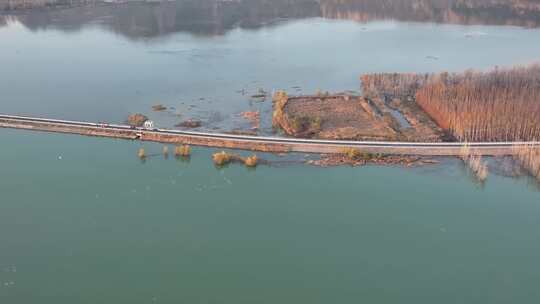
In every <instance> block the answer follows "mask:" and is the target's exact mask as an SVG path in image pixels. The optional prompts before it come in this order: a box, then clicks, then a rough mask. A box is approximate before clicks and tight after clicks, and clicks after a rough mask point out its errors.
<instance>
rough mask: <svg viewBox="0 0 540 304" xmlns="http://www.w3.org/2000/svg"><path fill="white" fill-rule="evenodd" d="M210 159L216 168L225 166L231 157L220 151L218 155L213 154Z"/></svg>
mask: <svg viewBox="0 0 540 304" xmlns="http://www.w3.org/2000/svg"><path fill="white" fill-rule="evenodd" d="M212 159H213V160H214V164H215V165H216V166H220V167H221V166H225V165H227V164H229V163H230V162H231V159H232V157H231V155H230V154H229V153H227V152H225V151H221V152H218V153H214V154H213V155H212Z"/></svg>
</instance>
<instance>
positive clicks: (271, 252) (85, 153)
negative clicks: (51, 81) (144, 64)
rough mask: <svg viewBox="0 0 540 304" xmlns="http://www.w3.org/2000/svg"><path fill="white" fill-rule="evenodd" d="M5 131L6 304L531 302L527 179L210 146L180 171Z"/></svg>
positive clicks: (534, 198) (539, 276) (2, 288)
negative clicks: (278, 160) (248, 156)
mask: <svg viewBox="0 0 540 304" xmlns="http://www.w3.org/2000/svg"><path fill="white" fill-rule="evenodd" d="M0 136H1V140H2V149H1V150H0V159H1V162H2V172H3V176H4V178H3V179H2V183H1V184H0V193H2V200H1V201H2V203H1V204H0V244H2V245H1V248H2V250H0V266H1V267H0V282H1V283H2V284H0V302H1V303H37V302H39V303H153V302H156V303H329V302H332V303H351V302H371V303H373V302H376V303H389V302H394V303H433V302H437V303H456V302H461V303H508V302H512V303H534V302H536V301H535V300H537V299H538V297H539V296H540V294H539V292H538V289H537V286H538V284H539V283H540V269H539V266H538V261H537V259H538V256H539V255H540V242H539V241H540V235H539V234H538V230H539V229H540V221H539V220H538V218H540V204H539V202H540V192H538V191H537V190H535V189H537V188H536V187H534V184H532V183H530V181H527V180H526V179H521V180H519V179H518V180H515V179H510V178H503V177H499V176H491V177H490V179H489V181H488V183H487V184H486V185H485V187H483V188H482V187H479V186H478V185H475V184H474V183H472V182H471V181H470V180H469V179H468V178H467V176H466V174H465V173H464V172H463V171H461V170H460V169H459V166H444V165H439V166H429V167H423V168H417V169H404V168H394V167H362V168H349V167H339V168H317V167H310V166H305V165H299V164H298V165H290V166H278V167H267V166H260V167H258V168H257V169H256V170H248V169H246V168H244V167H243V166H239V165H237V166H230V167H227V168H224V169H221V170H219V169H216V168H215V167H214V166H213V164H212V162H211V151H210V150H208V149H195V150H194V152H193V156H192V158H191V160H190V161H189V162H182V161H177V160H176V159H174V158H171V159H167V160H166V159H164V158H163V157H162V156H161V155H160V151H161V145H154V144H144V147H145V149H146V151H147V152H148V153H149V154H154V153H155V154H156V156H152V157H150V158H149V159H148V160H147V161H146V162H145V163H141V162H140V160H139V159H137V157H136V152H137V149H138V148H139V147H140V145H141V144H140V143H138V142H129V141H116V140H107V139H98V138H84V137H76V136H67V135H52V134H48V135H44V134H41V133H28V132H24V131H7V130H3V131H2V132H1V133H0ZM59 157H60V158H61V159H60V158H59ZM264 157H267V156H264ZM13 270H15V271H13ZM11 282H13V283H12V284H11ZM5 284H8V285H7V286H6V285H5Z"/></svg>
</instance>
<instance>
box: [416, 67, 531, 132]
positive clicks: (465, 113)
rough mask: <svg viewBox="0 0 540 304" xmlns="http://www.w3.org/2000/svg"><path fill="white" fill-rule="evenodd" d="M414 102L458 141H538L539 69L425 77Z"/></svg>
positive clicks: (469, 72) (519, 68)
mask: <svg viewBox="0 0 540 304" xmlns="http://www.w3.org/2000/svg"><path fill="white" fill-rule="evenodd" d="M416 101H417V103H418V104H419V105H420V106H421V107H422V108H423V109H424V110H425V111H426V112H427V113H428V114H429V115H430V116H431V117H432V118H433V119H434V120H435V121H436V122H437V123H438V124H439V125H440V126H441V127H443V128H445V129H447V130H449V131H451V132H452V133H453V134H454V136H455V137H456V138H458V139H459V140H461V141H533V140H539V139H540V65H531V66H527V67H515V68H511V69H494V70H492V71H490V72H474V71H467V72H465V73H460V74H448V73H444V74H437V75H429V76H428V77H427V81H426V83H425V85H423V86H421V87H420V88H419V89H418V90H417V93H416Z"/></svg>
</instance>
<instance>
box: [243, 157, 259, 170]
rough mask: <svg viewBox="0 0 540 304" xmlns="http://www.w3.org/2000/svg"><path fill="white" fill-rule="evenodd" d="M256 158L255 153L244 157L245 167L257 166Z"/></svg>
mask: <svg viewBox="0 0 540 304" xmlns="http://www.w3.org/2000/svg"><path fill="white" fill-rule="evenodd" d="M257 162H258V158H257V155H255V154H254V155H252V156H249V157H247V158H245V159H244V164H245V165H246V167H257Z"/></svg>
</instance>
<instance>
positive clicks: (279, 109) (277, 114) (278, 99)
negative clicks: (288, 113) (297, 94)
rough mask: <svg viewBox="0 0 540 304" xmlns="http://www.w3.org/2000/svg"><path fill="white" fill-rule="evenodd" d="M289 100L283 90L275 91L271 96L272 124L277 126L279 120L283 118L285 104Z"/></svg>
mask: <svg viewBox="0 0 540 304" xmlns="http://www.w3.org/2000/svg"><path fill="white" fill-rule="evenodd" d="M288 101H289V96H288V95H287V93H286V92H285V91H277V92H276V93H275V94H274V97H273V103H274V112H273V114H272V126H274V127H275V128H278V127H279V126H280V122H281V121H282V120H284V119H285V111H284V110H285V105H286V104H287V102H288Z"/></svg>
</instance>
